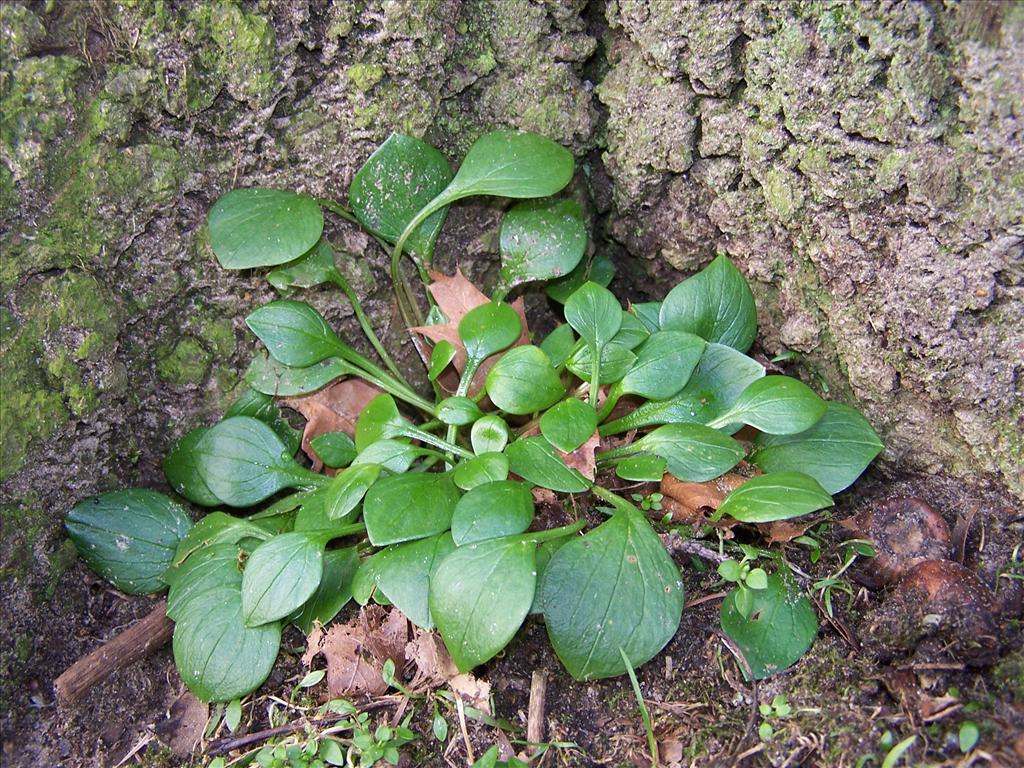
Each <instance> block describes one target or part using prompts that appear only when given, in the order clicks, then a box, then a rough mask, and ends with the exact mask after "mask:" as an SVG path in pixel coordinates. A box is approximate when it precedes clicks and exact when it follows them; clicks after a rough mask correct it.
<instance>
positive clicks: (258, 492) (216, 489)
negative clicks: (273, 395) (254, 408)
mask: <svg viewBox="0 0 1024 768" xmlns="http://www.w3.org/2000/svg"><path fill="white" fill-rule="evenodd" d="M194 453H195V456H196V466H197V468H198V470H199V474H200V476H202V478H203V481H204V482H205V483H206V485H207V487H208V488H209V489H210V491H211V492H212V493H213V494H214V495H215V496H217V497H218V498H220V499H221V501H223V502H224V503H225V504H228V505H230V506H233V507H249V506H252V505H253V504H256V503H258V502H260V501H263V500H264V499H265V498H267V497H268V496H271V495H272V494H274V493H277V492H278V491H280V490H282V489H283V488H294V487H296V486H300V485H303V484H308V483H309V482H311V478H310V475H312V473H310V472H308V471H307V470H304V469H303V468H302V467H300V466H299V465H298V464H297V463H296V462H295V460H294V459H293V458H292V457H291V455H290V454H289V453H288V448H287V446H285V444H284V443H282V442H281V438H279V437H278V436H277V433H275V432H274V430H272V429H271V428H270V427H268V426H267V425H266V424H264V423H263V422H262V421H259V420H258V419H254V418H252V417H250V416H233V417H231V418H230V419H225V420H224V421H222V422H220V423H218V424H216V425H214V426H212V427H210V429H209V430H208V431H207V432H206V433H205V434H204V435H203V436H202V438H201V439H200V440H199V442H198V443H197V444H196V446H195V449H194Z"/></svg>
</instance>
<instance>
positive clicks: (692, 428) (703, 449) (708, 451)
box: [630, 424, 743, 483]
mask: <svg viewBox="0 0 1024 768" xmlns="http://www.w3.org/2000/svg"><path fill="white" fill-rule="evenodd" d="M630 451H631V452H632V451H636V452H637V453H652V454H654V455H655V456H660V457H661V458H663V459H665V461H666V462H667V467H668V471H669V472H670V473H672V474H673V475H674V476H675V477H677V478H679V479H680V480H688V481H690V482H694V483H701V482H704V481H705V480H712V479H714V478H716V477H718V476H719V475H721V474H724V473H725V472H728V471H729V470H730V469H732V468H733V467H735V466H736V465H737V464H739V462H740V461H741V460H742V459H743V446H742V445H740V444H739V443H738V442H736V441H735V440H733V439H732V438H731V437H729V436H728V435H723V434H722V433H721V432H719V431H717V430H715V429H711V428H710V427H705V426H702V425H700V424H666V425H664V426H662V427H658V428H657V429H655V430H654V431H653V432H650V433H649V434H646V435H644V436H643V437H642V438H640V439H639V440H637V441H636V442H634V443H633V444H632V445H631V446H630Z"/></svg>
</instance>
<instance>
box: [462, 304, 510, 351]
mask: <svg viewBox="0 0 1024 768" xmlns="http://www.w3.org/2000/svg"><path fill="white" fill-rule="evenodd" d="M522 328H523V324H522V321H521V320H520V319H519V314H518V313H517V312H516V311H515V310H514V309H512V307H511V306H509V305H508V304H503V303H501V302H493V301H492V302H488V303H487V304H481V305H480V306H479V307H474V308H473V309H471V310H469V312H467V313H466V316H465V317H463V318H462V320H460V321H459V338H460V339H461V340H462V344H463V346H465V348H466V364H467V366H476V365H479V364H480V363H482V362H483V361H484V360H485V359H486V358H488V357H490V356H491V355H493V354H494V353H496V352H500V351H501V350H503V349H506V348H507V347H510V346H512V345H513V344H514V343H515V342H516V340H517V339H518V338H519V334H520V333H522Z"/></svg>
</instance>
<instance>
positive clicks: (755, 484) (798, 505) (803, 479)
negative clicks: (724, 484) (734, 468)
mask: <svg viewBox="0 0 1024 768" xmlns="http://www.w3.org/2000/svg"><path fill="white" fill-rule="evenodd" d="M831 506H832V497H831V496H830V495H829V493H828V491H826V490H825V489H824V488H822V487H821V485H819V484H818V481H817V480H815V479H814V478H813V477H810V476H808V475H805V474H803V473H801V472H771V473H769V474H766V475H759V476H758V477H755V478H752V479H750V480H748V481H747V482H745V483H744V484H743V485H741V486H740V487H739V488H737V489H736V490H734V491H733V492H732V493H730V494H729V495H728V496H726V497H725V501H723V502H722V505H721V506H720V507H719V508H718V511H717V514H718V515H719V516H721V515H729V516H730V517H732V518H733V519H734V520H739V521H740V522H743V523H770V522H771V521H773V520H787V519H789V518H791V517H799V516H800V515H806V514H808V513H810V512H815V511H817V510H819V509H824V508H825V507H831Z"/></svg>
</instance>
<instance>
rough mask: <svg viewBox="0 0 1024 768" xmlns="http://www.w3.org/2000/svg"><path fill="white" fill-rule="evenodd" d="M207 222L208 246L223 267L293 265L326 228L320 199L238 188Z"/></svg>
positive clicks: (223, 199) (221, 201)
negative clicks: (289, 262)
mask: <svg viewBox="0 0 1024 768" xmlns="http://www.w3.org/2000/svg"><path fill="white" fill-rule="evenodd" d="M208 220H209V226H210V246H211V247H212V248H213V252H214V255H216V257H217V261H219V262H220V265H221V266H222V267H224V268H225V269H251V268H252V267H269V266H274V265H277V264H284V263H285V262H288V261H292V260H293V259H297V258H298V257H299V256H302V254H304V253H306V251H308V250H309V249H310V248H312V247H313V246H314V245H316V244H317V241H318V240H319V239H320V235H321V234H322V233H323V230H324V216H323V213H322V212H321V211H320V206H319V204H317V202H316V200H314V199H313V198H311V197H308V196H307V195H299V194H296V193H294V192H285V191H282V190H277V189H234V190H232V191H230V192H228V193H227V194H225V195H222V196H221V197H220V198H219V199H218V200H217V202H216V203H214V204H213V207H212V208H211V209H210V215H209V219H208Z"/></svg>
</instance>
